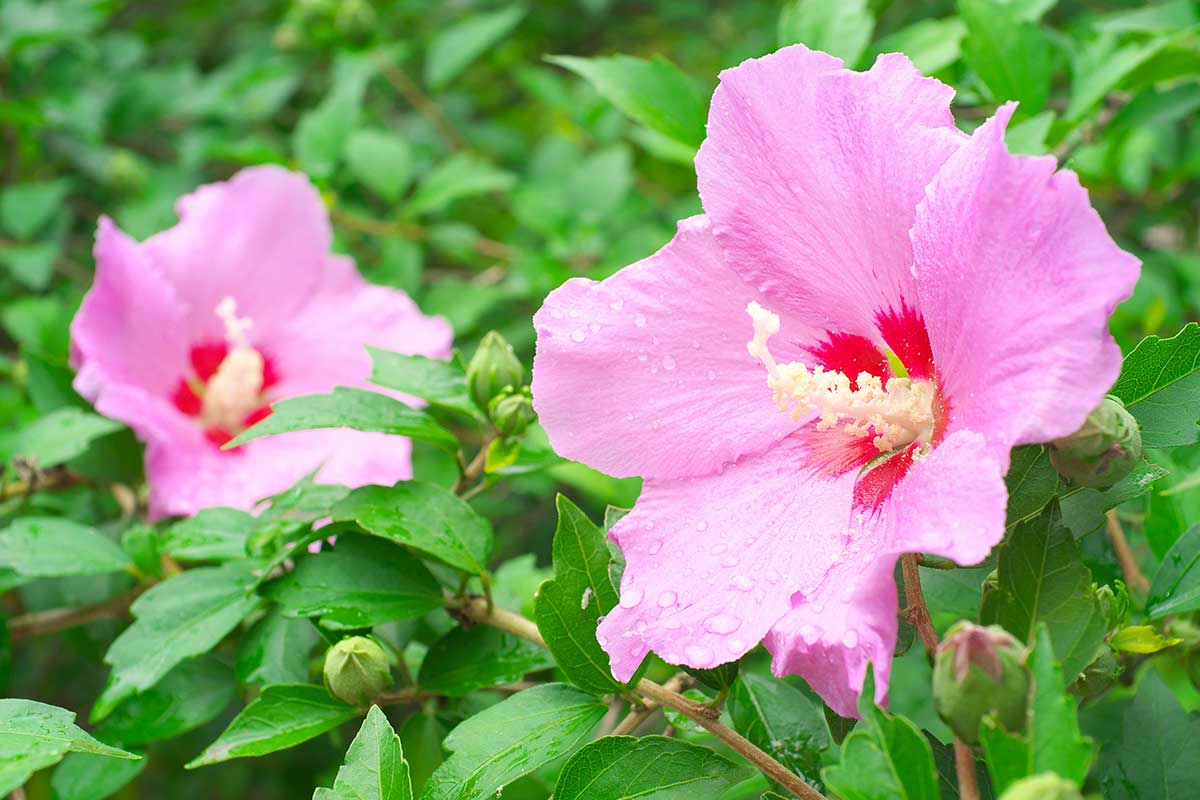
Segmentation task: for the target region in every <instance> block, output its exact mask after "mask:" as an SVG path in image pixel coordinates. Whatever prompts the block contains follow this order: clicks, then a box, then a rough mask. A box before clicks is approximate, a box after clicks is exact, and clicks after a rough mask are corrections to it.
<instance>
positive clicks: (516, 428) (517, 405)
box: [488, 389, 537, 436]
mask: <svg viewBox="0 0 1200 800" xmlns="http://www.w3.org/2000/svg"><path fill="white" fill-rule="evenodd" d="M488 416H490V417H491V418H492V424H493V425H495V426H496V430H497V431H499V432H500V433H502V434H503V435H505V436H520V435H521V434H522V433H524V432H525V429H526V428H528V427H529V424H530V423H531V422H533V421H534V420H535V419H537V412H536V411H534V410H533V400H532V398H531V397H530V395H529V389H521V390H519V391H516V392H505V393H504V394H501V395H497V396H496V397H493V398H492V402H490V403H488Z"/></svg>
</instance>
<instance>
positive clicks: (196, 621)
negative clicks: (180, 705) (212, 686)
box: [92, 563, 258, 721]
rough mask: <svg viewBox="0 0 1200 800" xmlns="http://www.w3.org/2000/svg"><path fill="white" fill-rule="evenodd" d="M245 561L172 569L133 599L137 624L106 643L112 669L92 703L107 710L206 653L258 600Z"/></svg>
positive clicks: (95, 715) (98, 715)
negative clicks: (100, 691)
mask: <svg viewBox="0 0 1200 800" xmlns="http://www.w3.org/2000/svg"><path fill="white" fill-rule="evenodd" d="M253 584H254V574H253V573H252V572H251V569H250V567H249V565H247V564H245V563H230V564H224V565H222V566H220V567H200V568H197V569H189V570H187V571H186V572H181V573H179V574H178V575H173V576H171V577H170V578H168V579H167V580H165V581H163V582H162V583H160V584H157V585H156V586H153V587H151V588H150V589H149V590H148V591H147V592H146V593H145V594H143V595H142V596H141V597H139V598H138V599H137V600H136V601H134V603H133V605H132V606H131V607H130V612H131V613H132V614H133V616H134V621H133V624H132V625H130V626H129V627H128V628H126V629H125V630H124V631H123V632H122V633H121V635H120V636H118V637H117V638H116V640H115V641H114V642H113V643H112V645H111V646H110V647H109V648H108V652H107V653H106V654H105V656H104V661H105V662H106V663H108V664H110V665H112V674H111V675H110V676H109V679H108V685H107V686H106V687H105V688H104V692H103V694H101V695H100V698H99V699H98V700H96V705H95V707H94V708H93V709H92V719H93V720H96V721H99V720H101V719H104V717H106V716H108V714H109V713H110V712H112V710H113V709H114V708H116V706H117V704H118V703H120V702H121V701H122V700H124V699H126V698H127V697H130V696H131V695H133V694H134V693H136V692H141V691H145V690H146V689H149V688H150V687H151V686H153V685H154V684H156V683H158V682H159V681H160V680H161V679H162V678H163V676H164V675H166V674H167V673H168V672H170V671H171V669H172V668H173V667H174V666H175V665H176V664H178V663H180V662H181V661H183V660H184V659H186V658H189V657H191V656H195V655H199V654H201V653H206V652H208V651H209V650H211V649H212V648H213V647H214V646H216V644H217V643H218V642H220V641H221V640H222V639H224V638H225V636H226V635H227V634H228V633H229V632H230V631H232V630H233V629H234V628H235V627H237V624H238V623H239V622H241V621H242V619H243V618H244V617H245V616H246V615H247V614H249V613H250V612H251V611H253V610H254V608H255V607H256V606H257V605H258V598H257V597H256V596H255V595H254V594H253V593H252V592H251V591H250V587H251V586H253Z"/></svg>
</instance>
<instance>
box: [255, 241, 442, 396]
mask: <svg viewBox="0 0 1200 800" xmlns="http://www.w3.org/2000/svg"><path fill="white" fill-rule="evenodd" d="M453 339H454V332H453V331H452V330H451V328H450V324H449V323H448V322H447V321H446V320H445V319H444V318H442V317H427V316H425V315H424V314H422V313H421V310H420V309H419V308H418V307H417V304H416V303H414V302H413V301H412V299H411V298H410V297H409V296H408V295H406V294H405V293H404V292H402V291H400V290H398V289H390V288H387V287H384V286H376V285H374V284H371V283H368V282H367V281H365V280H364V279H363V278H362V277H361V276H360V275H359V274H358V270H357V269H356V268H355V266H354V262H353V261H352V260H350V259H349V258H346V257H344V256H333V257H330V258H328V259H327V261H326V265H325V271H324V274H323V275H322V281H321V283H320V285H319V286H318V287H317V290H316V292H315V293H314V294H313V295H312V296H311V298H310V299H309V301H308V302H307V303H306V304H305V305H304V307H303V308H302V309H301V310H300V311H299V312H298V313H297V314H296V315H295V316H294V317H293V318H291V319H289V320H287V321H286V322H283V323H278V324H275V325H273V326H272V327H270V328H269V329H267V330H265V331H264V332H263V337H262V338H261V339H260V340H259V341H258V342H257V344H258V345H259V346H260V347H261V348H262V349H263V351H264V352H266V353H268V354H269V355H270V356H271V359H272V363H273V365H274V367H275V370H276V372H278V374H279V376H280V382H279V384H278V385H277V386H276V387H274V389H273V392H274V393H275V394H276V396H279V397H288V396H292V395H298V394H312V393H320V392H328V391H330V390H331V389H332V388H333V387H334V386H363V387H365V386H367V385H368V383H367V377H368V376H369V375H370V374H371V358H370V355H369V354H368V352H367V349H366V346H367V345H372V346H374V347H380V348H383V349H384V350H393V351H396V352H399V353H407V354H412V355H422V356H428V357H430V358H448V357H449V356H450V346H451V343H452V341H453ZM373 388H375V390H376V391H383V390H382V389H378V387H373Z"/></svg>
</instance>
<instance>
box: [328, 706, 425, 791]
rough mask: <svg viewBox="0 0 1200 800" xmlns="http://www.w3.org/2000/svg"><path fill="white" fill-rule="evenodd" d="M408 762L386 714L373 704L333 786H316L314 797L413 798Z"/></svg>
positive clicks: (347, 752) (351, 744)
mask: <svg viewBox="0 0 1200 800" xmlns="http://www.w3.org/2000/svg"><path fill="white" fill-rule="evenodd" d="M412 796H413V793H412V783H411V782H410V780H409V775H408V762H407V761H405V760H404V749H403V748H402V747H401V746H400V737H399V736H397V735H396V732H395V731H394V730H392V726H391V724H390V723H389V722H388V719H387V715H386V714H384V713H383V710H382V709H381V708H380V707H379V706H371V710H370V711H368V712H367V718H366V719H365V720H363V724H362V727H361V728H359V729H358V734H357V735H355V737H354V741H352V742H351V743H350V749H349V750H347V751H346V759H345V761H344V762H343V763H342V766H341V768H340V769H339V770H338V773H337V777H336V778H335V779H334V782H333V788H332V789H317V791H316V792H315V793H314V794H313V800H412Z"/></svg>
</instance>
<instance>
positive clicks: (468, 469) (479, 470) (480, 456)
mask: <svg viewBox="0 0 1200 800" xmlns="http://www.w3.org/2000/svg"><path fill="white" fill-rule="evenodd" d="M491 443H492V437H491V436H485V437H483V441H482V442H480V443H479V452H478V453H476V454H475V457H474V458H472V459H471V463H469V464H467V465H465V466H464V467H463V468H462V475H460V476H459V478H458V481H457V482H456V483H455V484H454V489H453V492H454V493H455V494H459V495H461V494H462V493H463V492H465V491H466V490H467V488H468V487H469V486H470V485H471V484H472V483H474V482H475V481H476V480H478V479H479V476H480V475H482V474H483V468H484V467H485V466H486V465H487V451H488V445H490V444H491ZM459 463H460V464H461V463H462V462H461V461H460V462H459Z"/></svg>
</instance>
